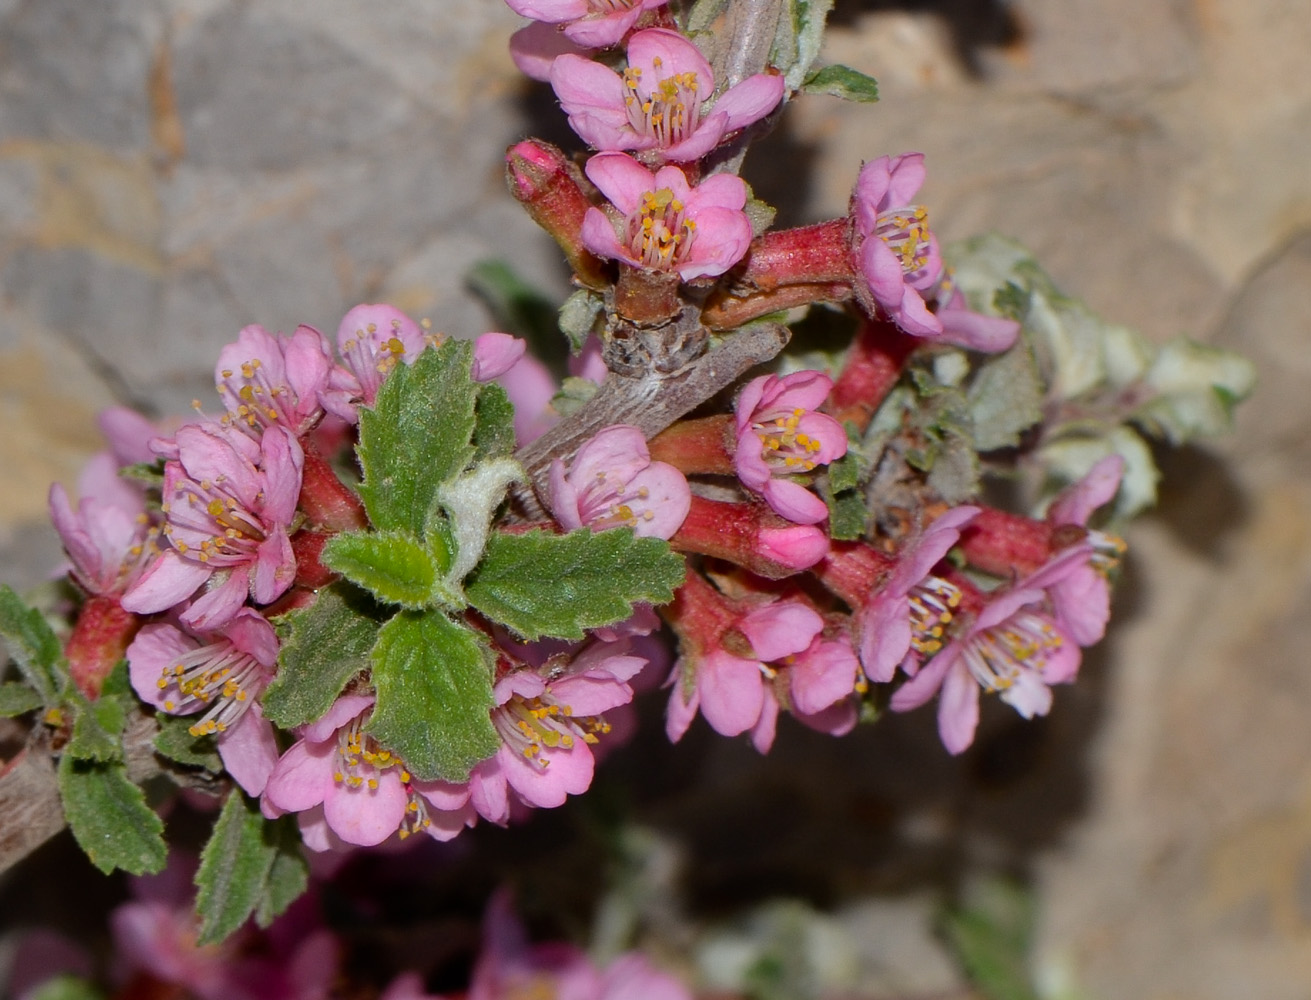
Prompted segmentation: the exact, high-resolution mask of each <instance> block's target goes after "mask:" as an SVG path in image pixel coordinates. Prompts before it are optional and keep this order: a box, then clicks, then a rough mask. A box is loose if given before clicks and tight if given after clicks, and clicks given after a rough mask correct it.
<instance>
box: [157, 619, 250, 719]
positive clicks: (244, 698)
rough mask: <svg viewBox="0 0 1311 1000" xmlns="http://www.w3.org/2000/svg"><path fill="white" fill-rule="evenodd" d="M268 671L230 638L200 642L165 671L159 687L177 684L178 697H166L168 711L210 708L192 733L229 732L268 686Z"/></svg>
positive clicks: (165, 707)
mask: <svg viewBox="0 0 1311 1000" xmlns="http://www.w3.org/2000/svg"><path fill="white" fill-rule="evenodd" d="M266 680H267V674H266V672H265V669H264V667H263V666H262V665H261V664H260V662H259V661H258V660H256V659H255V657H253V656H251V655H250V654H249V653H243V652H242V651H241V650H239V649H237V647H236V646H235V645H233V643H232V642H231V641H230V640H227V639H224V640H223V641H221V642H218V643H211V644H210V645H206V646H200V647H198V648H197V649H195V650H193V651H192V652H190V653H186V654H184V655H183V656H181V657H180V658H179V659H178V661H177V662H176V663H175V664H173V665H172V666H170V667H165V668H164V670H163V671H162V672H161V674H160V677H159V681H158V682H157V683H158V685H159V690H161V691H167V690H168V689H169V688H174V689H175V690H176V691H177V694H178V699H177V700H174V699H172V698H165V699H164V702H163V706H164V711H166V712H176V713H179V714H184V715H185V714H186V713H187V712H188V711H190V710H191V709H192V708H193V706H195V705H209V706H210V707H209V710H208V711H206V712H205V714H204V715H203V716H201V718H200V719H199V720H198V721H197V722H196V723H195V724H194V725H192V726H191V727H190V729H189V730H188V731H189V732H190V733H191V735H192V736H208V735H210V734H214V733H222V732H225V731H226V730H227V729H228V727H229V726H231V725H232V724H233V723H234V722H236V721H237V720H238V719H240V718H241V717H242V715H244V714H245V712H246V709H248V708H249V707H250V706H251V704H253V702H254V699H255V698H256V697H257V696H258V695H259V693H260V692H261V691H262V690H263V689H264V683H265V681H266Z"/></svg>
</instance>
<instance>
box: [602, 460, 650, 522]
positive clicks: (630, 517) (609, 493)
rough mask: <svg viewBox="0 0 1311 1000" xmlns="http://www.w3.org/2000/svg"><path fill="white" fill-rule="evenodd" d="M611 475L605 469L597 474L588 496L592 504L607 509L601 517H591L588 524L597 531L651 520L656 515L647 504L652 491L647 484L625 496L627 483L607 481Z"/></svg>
mask: <svg viewBox="0 0 1311 1000" xmlns="http://www.w3.org/2000/svg"><path fill="white" fill-rule="evenodd" d="M608 478H609V477H608V476H607V475H606V473H605V472H604V471H601V472H598V473H597V474H596V480H595V482H594V484H593V486H592V488H591V490H590V491H589V492H590V493H591V494H592V495H591V496H590V497H589V498H588V499H589V501H591V504H589V505H591V506H596V507H599V508H600V509H602V510H604V511H606V513H604V514H601V515H600V516H599V517H594V518H589V519H588V522H587V523H588V525H589V526H590V527H591V528H592V529H593V530H596V531H600V530H602V529H604V528H621V527H623V528H636V527H637V525H638V523H639V522H640V521H650V520H652V519H653V518H654V517H655V511H653V510H652V509H651V508H650V507H648V506H646V503H647V501H649V500H650V499H651V491H650V490H649V489H648V488H647V487H645V486H639V487H638V488H637V490H636V491H634V493H633V494H632V495H631V496H628V497H625V496H624V494H625V493H626V492H627V489H628V487H627V484H626V483H622V482H615V483H613V484H611V483H609V482H607V479H608Z"/></svg>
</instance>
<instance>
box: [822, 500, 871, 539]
mask: <svg viewBox="0 0 1311 1000" xmlns="http://www.w3.org/2000/svg"><path fill="white" fill-rule="evenodd" d="M824 500H825V502H826V503H827V504H828V530H829V537H831V538H832V539H833V540H834V541H837V542H854V541H855V540H856V539H858V538H864V537H865V528H866V527H867V522H868V520H869V504H868V503H867V502H866V500H865V495H864V493H863V492H862V491H861V490H842V491H841V492H839V493H833V494H829V495H827V496H825V497H824Z"/></svg>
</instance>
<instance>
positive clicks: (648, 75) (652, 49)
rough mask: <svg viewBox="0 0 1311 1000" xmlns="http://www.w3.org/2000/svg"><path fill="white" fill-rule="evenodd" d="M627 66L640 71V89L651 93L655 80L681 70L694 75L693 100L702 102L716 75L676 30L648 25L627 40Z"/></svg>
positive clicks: (710, 92)
mask: <svg viewBox="0 0 1311 1000" xmlns="http://www.w3.org/2000/svg"><path fill="white" fill-rule="evenodd" d="M628 65H629V66H635V67H637V68H638V69H640V70H641V72H642V84H641V85H640V90H641V92H643V93H645V94H649V93H651V92H653V91H654V90H655V89H656V87H657V85H658V81H661V80H667V79H669V78H670V77H674V76H679V75H681V74H683V73H693V74H695V75H696V100H697V101H698V102H703V101H705V100H706V99H707V98H709V97H710V95H711V94H712V93H713V92H714V89H715V78H714V75H713V74H712V73H711V71H710V63H708V62H706V58H705V56H703V55H702V54H701V50H700V49H698V48H697V47H696V46H695V45H693V44H692V43H691V42H689V41H688V40H687V39H686V38H684V37H683V36H682V35H680V34H679V33H678V32H676V31H670V30H668V29H667V28H648V29H646V30H645V31H639V32H636V33H635V34H634V35H633V37H632V38H630V39H629V40H628Z"/></svg>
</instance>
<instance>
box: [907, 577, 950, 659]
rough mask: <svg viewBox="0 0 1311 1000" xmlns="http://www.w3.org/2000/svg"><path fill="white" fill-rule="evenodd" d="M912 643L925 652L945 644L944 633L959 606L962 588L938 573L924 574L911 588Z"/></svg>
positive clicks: (909, 598) (909, 599) (916, 648)
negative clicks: (933, 574)
mask: <svg viewBox="0 0 1311 1000" xmlns="http://www.w3.org/2000/svg"><path fill="white" fill-rule="evenodd" d="M907 600H908V601H909V603H910V645H911V648H912V649H914V650H915V651H916V652H917V653H922V654H923V655H925V656H928V655H931V654H933V653H936V652H937V651H938V650H940V649H941V648H942V636H943V632H944V631H945V630H946V628H947V626H948V625H949V624H951V620H952V619H953V618H955V617H956V609H957V608H958V607H960V600H961V592H960V588H959V587H957V586H956V585H955V584H953V583H949V582H948V581H946V580H943V579H940V578H939V577H936V576H929V577H925V578H924V580H923V581H922V582H921V583H919V584H917V585H916V586H914V587H912V588H911V591H910V593H909V594H908V595H907Z"/></svg>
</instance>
